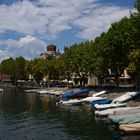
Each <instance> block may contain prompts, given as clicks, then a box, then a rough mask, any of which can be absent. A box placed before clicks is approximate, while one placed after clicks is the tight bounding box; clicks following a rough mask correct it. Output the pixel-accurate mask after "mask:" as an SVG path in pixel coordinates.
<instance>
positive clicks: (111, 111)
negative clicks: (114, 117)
mask: <svg viewBox="0 0 140 140" xmlns="http://www.w3.org/2000/svg"><path fill="white" fill-rule="evenodd" d="M134 108H136V107H119V108H110V109H105V110H101V111H99V110H96V111H95V115H97V116H108V115H111V114H115V112H123V111H129V110H131V109H134Z"/></svg>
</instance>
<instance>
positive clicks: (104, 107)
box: [95, 103, 126, 110]
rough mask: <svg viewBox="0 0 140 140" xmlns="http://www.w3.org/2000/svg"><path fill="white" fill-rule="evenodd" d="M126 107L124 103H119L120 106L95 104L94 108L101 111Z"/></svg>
mask: <svg viewBox="0 0 140 140" xmlns="http://www.w3.org/2000/svg"><path fill="white" fill-rule="evenodd" d="M124 106H126V103H120V104H114V103H111V104H98V103H97V104H95V108H96V109H97V110H103V109H108V108H118V107H124Z"/></svg>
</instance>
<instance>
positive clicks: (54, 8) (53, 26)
mask: <svg viewBox="0 0 140 140" xmlns="http://www.w3.org/2000/svg"><path fill="white" fill-rule="evenodd" d="M128 13H129V9H125V8H124V7H123V8H121V7H117V6H111V7H110V6H108V5H101V4H100V3H99V0H78V1H75V0H38V2H36V4H35V2H34V3H32V2H31V1H28V0H24V1H21V2H18V3H13V4H12V5H10V6H6V5H0V33H1V32H4V31H6V30H13V31H16V32H19V33H24V34H31V35H33V36H42V37H43V38H44V37H46V38H47V39H54V38H56V37H57V35H58V34H59V33H61V32H63V31H65V30H69V29H72V28H73V26H76V27H77V26H78V27H80V28H81V29H82V30H81V31H80V32H79V33H78V34H77V35H78V36H79V37H81V38H86V39H88V38H95V36H96V35H99V34H100V33H101V32H103V31H104V30H107V28H108V27H109V26H110V23H112V22H114V21H116V20H118V19H120V18H121V17H123V16H125V15H128ZM83 34H84V35H83ZM88 34H89V35H88Z"/></svg>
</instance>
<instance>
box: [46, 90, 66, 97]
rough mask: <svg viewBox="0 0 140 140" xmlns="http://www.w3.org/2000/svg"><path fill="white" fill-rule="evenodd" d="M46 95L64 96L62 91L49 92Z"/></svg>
mask: <svg viewBox="0 0 140 140" xmlns="http://www.w3.org/2000/svg"><path fill="white" fill-rule="evenodd" d="M48 94H49V95H55V96H60V95H62V94H64V92H63V91H51V92H49V93H48Z"/></svg>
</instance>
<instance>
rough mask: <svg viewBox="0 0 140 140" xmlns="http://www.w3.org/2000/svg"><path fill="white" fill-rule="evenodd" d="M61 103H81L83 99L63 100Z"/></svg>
mask: <svg viewBox="0 0 140 140" xmlns="http://www.w3.org/2000/svg"><path fill="white" fill-rule="evenodd" d="M59 103H60V104H63V105H77V104H79V103H82V101H81V100H80V99H71V100H68V101H63V100H61V101H60V102H59Z"/></svg>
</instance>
